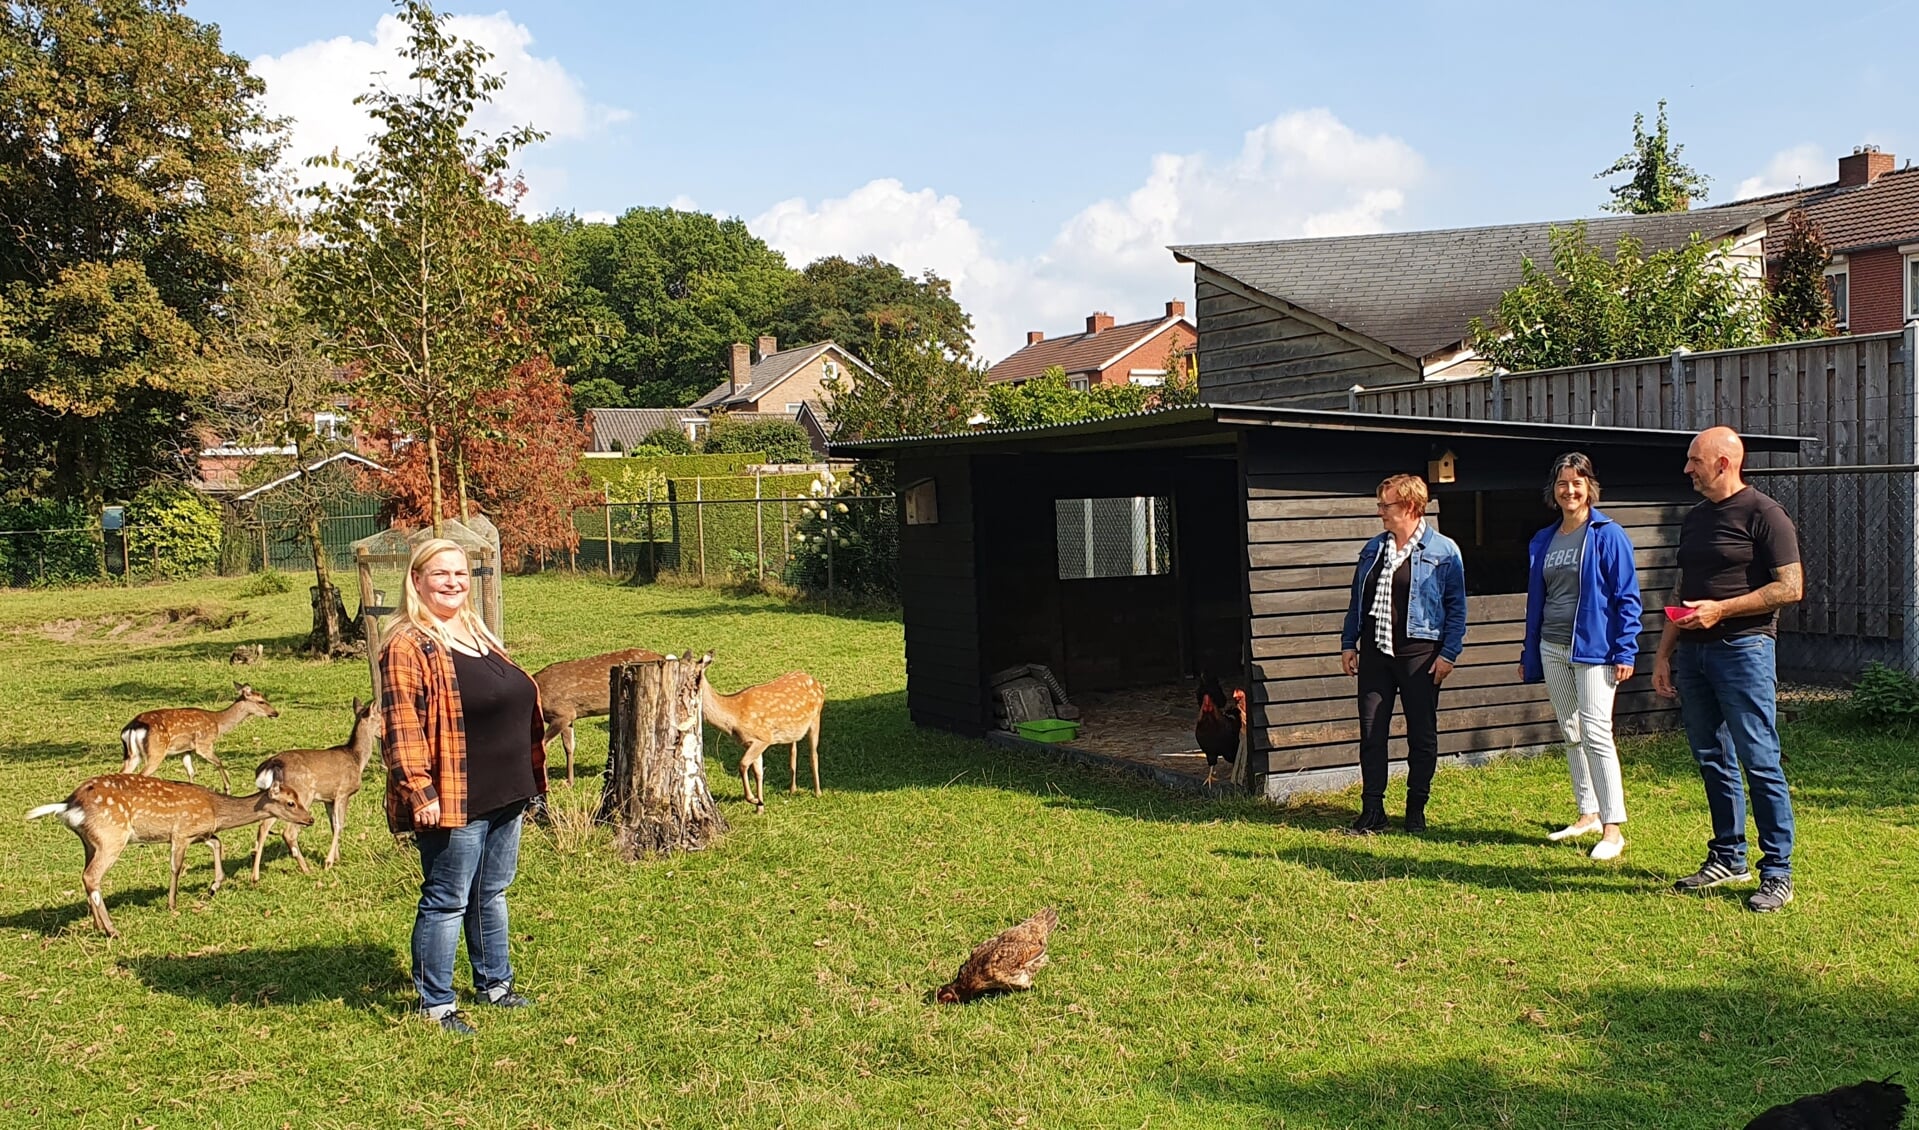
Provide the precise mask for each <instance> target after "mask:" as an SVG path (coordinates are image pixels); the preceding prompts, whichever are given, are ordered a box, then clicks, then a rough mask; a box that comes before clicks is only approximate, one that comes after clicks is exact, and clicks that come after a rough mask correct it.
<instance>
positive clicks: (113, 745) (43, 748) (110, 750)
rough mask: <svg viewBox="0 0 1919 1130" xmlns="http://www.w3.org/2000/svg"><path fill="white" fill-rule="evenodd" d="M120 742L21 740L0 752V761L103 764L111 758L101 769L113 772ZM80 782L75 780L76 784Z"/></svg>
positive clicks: (118, 755)
mask: <svg viewBox="0 0 1919 1130" xmlns="http://www.w3.org/2000/svg"><path fill="white" fill-rule="evenodd" d="M120 758H121V752H120V743H119V742H118V741H94V742H22V743H20V744H19V745H10V746H8V747H7V748H6V751H5V752H4V753H0V762H13V763H17V762H22V761H86V762H94V761H98V762H101V763H102V764H105V762H106V761H108V760H111V761H113V762H114V765H113V767H112V768H111V769H102V770H100V772H102V773H115V772H118V771H119V769H120V765H119V762H120ZM79 783H80V782H78V781H75V782H74V784H76V785H78V784H79ZM64 799H66V798H65V797H48V798H47V800H49V801H55V800H64Z"/></svg>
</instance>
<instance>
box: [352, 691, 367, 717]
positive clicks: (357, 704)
mask: <svg viewBox="0 0 1919 1130" xmlns="http://www.w3.org/2000/svg"><path fill="white" fill-rule="evenodd" d="M365 710H366V707H364V706H361V705H360V696H359V695H357V694H356V695H354V696H353V713H355V714H359V713H362V712H363V711H365Z"/></svg>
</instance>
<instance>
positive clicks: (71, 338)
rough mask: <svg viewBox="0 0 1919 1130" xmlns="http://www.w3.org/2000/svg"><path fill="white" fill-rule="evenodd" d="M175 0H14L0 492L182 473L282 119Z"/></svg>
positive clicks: (5, 84) (0, 190) (122, 483)
mask: <svg viewBox="0 0 1919 1130" xmlns="http://www.w3.org/2000/svg"><path fill="white" fill-rule="evenodd" d="M262 90H263V87H262V85H261V83H260V80H259V79H257V78H255V77H254V76H253V75H252V74H251V73H250V72H249V71H248V69H247V64H246V60H245V59H243V58H241V57H240V56H238V55H233V54H230V53H228V52H227V51H226V50H225V49H224V48H223V47H222V46H221V44H220V34H219V30H218V29H217V28H215V27H213V26H212V25H210V24H202V23H198V22H196V21H194V20H192V19H189V18H188V17H187V16H185V15H183V14H181V11H180V5H179V4H178V3H176V2H174V0H11V2H9V3H6V4H0V418H4V419H5V420H6V421H7V424H6V429H5V435H4V436H0V493H10V494H15V495H20V496H42V497H44V496H52V497H55V498H59V499H62V500H67V501H72V502H75V503H80V504H83V505H85V506H86V507H87V508H88V510H90V511H97V509H98V505H99V503H100V502H101V501H102V500H103V499H105V498H107V497H116V498H125V497H127V496H129V495H131V494H132V493H133V492H134V490H135V489H137V488H138V486H139V485H140V484H141V483H142V482H144V481H145V480H147V479H149V478H151V477H153V476H154V475H156V474H158V473H162V472H166V471H176V472H185V471H186V470H187V469H188V468H187V467H186V466H183V465H182V464H181V462H180V460H181V459H182V457H183V455H185V454H186V453H190V452H192V451H193V450H194V449H195V448H197V446H198V444H197V442H196V440H195V434H194V433H195V431H196V430H197V427H198V419H197V416H198V405H199V404H200V402H201V401H202V399H203V397H204V394H205V393H206V391H207V385H206V379H205V369H204V367H203V366H201V365H200V364H198V354H199V351H200V349H201V346H202V344H203V341H204V338H205V335H206V334H207V333H208V332H209V330H210V329H211V328H212V327H213V326H214V325H215V324H216V323H217V322H218V321H219V319H220V316H221V310H222V296H223V292H224V290H225V288H226V286H227V285H228V284H229V283H230V282H231V281H232V280H233V279H234V278H235V277H236V276H237V275H238V274H239V273H240V271H241V269H242V267H243V265H244V263H245V261H246V257H247V255H248V253H249V245H248V240H247V239H246V237H245V235H244V233H246V232H248V231H251V230H254V228H255V227H256V226H257V225H256V220H255V210H256V209H257V207H258V205H259V202H260V197H261V191H262V185H263V182H264V180H265V178H266V175H267V172H268V170H269V169H270V168H271V167H272V165H273V162H274V160H275V159H276V155H277V150H278V146H279V144H280V133H279V123H277V122H274V121H272V120H269V119H268V118H267V117H266V116H265V115H264V114H263V113H262V112H261V109H260V95H261V92H262Z"/></svg>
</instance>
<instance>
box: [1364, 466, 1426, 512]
mask: <svg viewBox="0 0 1919 1130" xmlns="http://www.w3.org/2000/svg"><path fill="white" fill-rule="evenodd" d="M1373 493H1374V494H1375V495H1377V496H1379V497H1381V498H1390V499H1391V500H1392V501H1394V502H1399V503H1403V504H1405V505H1407V506H1410V507H1412V508H1413V509H1414V510H1415V511H1416V512H1418V513H1420V514H1424V513H1425V512H1426V502H1427V500H1428V499H1430V498H1431V497H1432V496H1431V495H1429V494H1427V493H1426V480H1425V479H1422V478H1420V477H1419V476H1418V475H1393V476H1391V477H1390V478H1388V479H1386V480H1385V481H1384V482H1382V483H1380V484H1379V489H1378V490H1375V491H1374V492H1373Z"/></svg>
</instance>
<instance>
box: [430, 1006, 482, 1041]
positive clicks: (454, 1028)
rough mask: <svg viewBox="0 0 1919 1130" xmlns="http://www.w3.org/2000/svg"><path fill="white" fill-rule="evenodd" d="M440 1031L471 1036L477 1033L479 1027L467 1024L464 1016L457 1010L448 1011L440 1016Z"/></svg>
mask: <svg viewBox="0 0 1919 1130" xmlns="http://www.w3.org/2000/svg"><path fill="white" fill-rule="evenodd" d="M440 1031H442V1032H451V1033H453V1034H454V1035H455V1036H473V1035H477V1034H478V1033H479V1029H477V1028H475V1027H473V1025H471V1024H468V1023H467V1022H466V1017H464V1016H462V1015H460V1014H459V1013H458V1012H449V1013H447V1014H446V1015H445V1016H442V1017H440Z"/></svg>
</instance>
